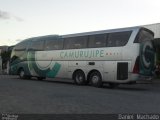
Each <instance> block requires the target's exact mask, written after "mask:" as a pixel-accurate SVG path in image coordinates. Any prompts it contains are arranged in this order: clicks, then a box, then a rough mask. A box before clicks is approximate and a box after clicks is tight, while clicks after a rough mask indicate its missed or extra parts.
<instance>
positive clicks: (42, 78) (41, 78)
mask: <svg viewBox="0 0 160 120" xmlns="http://www.w3.org/2000/svg"><path fill="white" fill-rule="evenodd" d="M37 79H38V80H44V79H45V77H37Z"/></svg>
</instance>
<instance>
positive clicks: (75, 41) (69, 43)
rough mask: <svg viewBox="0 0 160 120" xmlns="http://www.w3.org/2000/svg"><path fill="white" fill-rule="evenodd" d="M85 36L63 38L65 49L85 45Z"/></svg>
mask: <svg viewBox="0 0 160 120" xmlns="http://www.w3.org/2000/svg"><path fill="white" fill-rule="evenodd" d="M87 39H88V37H87V36H80V37H70V38H66V39H65V43H64V48H65V49H80V48H86V47H87Z"/></svg>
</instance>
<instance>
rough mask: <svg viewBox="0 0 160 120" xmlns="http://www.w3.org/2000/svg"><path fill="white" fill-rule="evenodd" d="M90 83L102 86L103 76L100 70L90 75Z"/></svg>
mask: <svg viewBox="0 0 160 120" xmlns="http://www.w3.org/2000/svg"><path fill="white" fill-rule="evenodd" d="M89 80H90V83H91V85H92V86H94V87H102V77H101V74H100V73H99V72H98V71H94V72H92V73H91V75H90V78H89Z"/></svg>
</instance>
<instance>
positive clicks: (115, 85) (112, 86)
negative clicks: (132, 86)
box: [109, 83, 119, 88]
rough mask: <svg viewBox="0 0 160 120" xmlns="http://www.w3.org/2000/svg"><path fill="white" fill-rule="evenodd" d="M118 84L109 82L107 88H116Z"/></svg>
mask: <svg viewBox="0 0 160 120" xmlns="http://www.w3.org/2000/svg"><path fill="white" fill-rule="evenodd" d="M118 86H119V84H118V83H109V88H116V87H118Z"/></svg>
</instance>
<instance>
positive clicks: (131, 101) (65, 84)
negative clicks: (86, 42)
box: [0, 75, 160, 114]
mask: <svg viewBox="0 0 160 120" xmlns="http://www.w3.org/2000/svg"><path fill="white" fill-rule="evenodd" d="M159 81H160V80H159ZM159 81H158V80H156V81H153V82H148V83H147V82H146V83H145V82H142V83H139V84H133V85H127V84H125V85H120V86H119V87H118V88H116V89H110V88H109V87H108V86H107V85H104V87H102V88H95V87H91V86H77V85H75V84H74V83H73V82H72V80H63V79H54V80H53V81H52V80H51V79H47V80H45V81H38V80H35V79H32V80H21V79H19V78H18V76H8V75H0V113H18V114H19V113H25V114H30V113H32V114H37V113H38V114H48V113H49V114H62V113H63V114H66V113H67V114H68V113H69V114H90V113H94V114H106V113H107V114H110V113H111V114H112V113H116V114H117V113H160V82H159Z"/></svg>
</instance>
